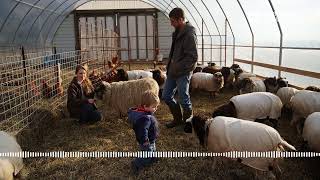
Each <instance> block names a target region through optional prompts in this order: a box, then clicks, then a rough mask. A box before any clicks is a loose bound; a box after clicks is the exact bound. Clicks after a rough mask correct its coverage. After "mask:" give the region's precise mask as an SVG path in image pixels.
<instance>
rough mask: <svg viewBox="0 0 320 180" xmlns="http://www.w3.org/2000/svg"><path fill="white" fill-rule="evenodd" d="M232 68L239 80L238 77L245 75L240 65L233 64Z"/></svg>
mask: <svg viewBox="0 0 320 180" xmlns="http://www.w3.org/2000/svg"><path fill="white" fill-rule="evenodd" d="M230 68H231V69H232V70H233V71H234V74H235V78H236V79H237V78H238V76H239V75H240V74H241V73H243V70H242V69H241V68H240V66H239V64H232V66H230Z"/></svg>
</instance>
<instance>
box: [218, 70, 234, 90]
mask: <svg viewBox="0 0 320 180" xmlns="http://www.w3.org/2000/svg"><path fill="white" fill-rule="evenodd" d="M221 73H222V76H223V80H224V87H227V88H231V87H233V84H234V82H235V72H234V70H232V69H231V68H229V67H222V68H221Z"/></svg>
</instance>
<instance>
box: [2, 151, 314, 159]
mask: <svg viewBox="0 0 320 180" xmlns="http://www.w3.org/2000/svg"><path fill="white" fill-rule="evenodd" d="M319 156H320V153H318V152H279V151H268V152H246V151H245V152H239V151H230V152H224V153H211V152H174V151H162V152H161V151H157V152H149V151H137V152H116V151H108V152H65V151H56V152H29V151H21V152H2V153H0V158H1V157H9V158H10V157H19V158H136V157H138V158H151V157H155V158H185V157H192V158H195V157H228V158H312V157H319Z"/></svg>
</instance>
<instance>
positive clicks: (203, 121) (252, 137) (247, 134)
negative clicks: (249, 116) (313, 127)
mask: <svg viewBox="0 0 320 180" xmlns="http://www.w3.org/2000/svg"><path fill="white" fill-rule="evenodd" d="M187 121H188V122H190V121H191V123H192V127H193V129H194V133H195V135H197V137H198V138H199V141H200V144H201V145H202V146H204V147H205V148H207V149H208V151H210V152H216V153H222V152H231V151H238V152H239V151H240V152H244V151H248V152H268V151H284V150H285V149H284V148H287V149H290V150H294V151H295V150H296V149H295V147H293V146H292V145H290V144H289V143H288V142H286V141H285V140H284V139H283V138H282V137H281V136H280V134H279V133H278V131H277V130H275V129H274V128H272V127H270V126H267V125H265V124H261V123H256V122H252V121H246V120H241V119H236V118H231V117H223V116H218V117H215V118H206V117H204V116H194V117H192V118H189V119H188V120H187ZM238 161H240V162H241V163H243V164H245V165H247V166H249V167H252V168H255V169H257V170H261V171H269V170H271V169H274V170H275V169H277V168H279V167H278V164H277V159H276V158H254V157H253V158H238Z"/></svg>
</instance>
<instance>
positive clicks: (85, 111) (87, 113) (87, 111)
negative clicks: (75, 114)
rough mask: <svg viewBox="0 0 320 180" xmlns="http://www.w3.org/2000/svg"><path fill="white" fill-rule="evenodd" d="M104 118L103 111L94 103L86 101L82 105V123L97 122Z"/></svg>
mask: <svg viewBox="0 0 320 180" xmlns="http://www.w3.org/2000/svg"><path fill="white" fill-rule="evenodd" d="M101 119H102V115H101V113H100V112H99V111H98V110H97V109H96V107H95V106H94V105H93V104H90V103H85V104H83V105H81V112H80V121H79V122H80V123H87V122H97V121H100V120H101Z"/></svg>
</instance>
